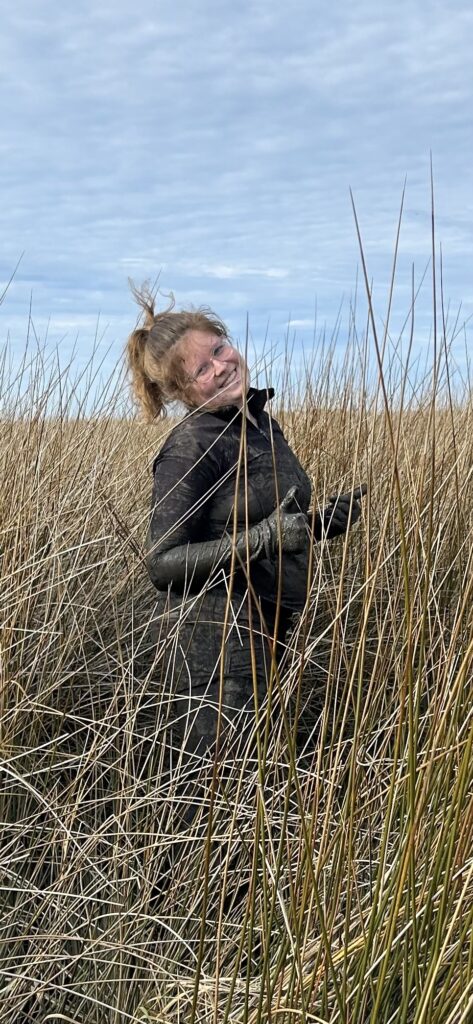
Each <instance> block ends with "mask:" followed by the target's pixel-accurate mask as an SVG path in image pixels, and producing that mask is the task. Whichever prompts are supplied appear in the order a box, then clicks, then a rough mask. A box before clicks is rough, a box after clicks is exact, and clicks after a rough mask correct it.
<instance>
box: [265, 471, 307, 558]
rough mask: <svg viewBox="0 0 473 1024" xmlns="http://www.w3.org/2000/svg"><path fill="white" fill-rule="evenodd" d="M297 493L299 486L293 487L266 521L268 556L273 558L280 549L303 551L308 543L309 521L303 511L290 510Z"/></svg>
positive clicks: (294, 551)
mask: <svg viewBox="0 0 473 1024" xmlns="http://www.w3.org/2000/svg"><path fill="white" fill-rule="evenodd" d="M296 494H297V486H294V487H291V488H290V489H289V490H288V492H287V494H286V496H285V498H283V500H282V501H281V504H280V505H279V506H278V507H277V508H275V510H274V512H271V515H270V516H268V518H267V519H266V520H264V522H265V526H266V537H267V542H266V543H265V548H266V557H267V558H273V557H274V555H275V554H276V552H277V551H278V550H279V538H281V549H282V551H290V552H293V553H296V552H298V551H303V549H304V547H305V545H306V544H307V535H308V521H307V516H305V515H304V513H303V512H289V511H288V509H289V508H290V507H291V505H292V503H293V501H294V500H295V497H296Z"/></svg>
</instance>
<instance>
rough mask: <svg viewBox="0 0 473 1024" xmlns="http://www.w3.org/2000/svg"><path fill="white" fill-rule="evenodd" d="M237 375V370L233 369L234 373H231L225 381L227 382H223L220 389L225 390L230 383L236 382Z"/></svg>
mask: <svg viewBox="0 0 473 1024" xmlns="http://www.w3.org/2000/svg"><path fill="white" fill-rule="evenodd" d="M237 376H238V373H237V370H233V373H231V374H230V376H229V377H227V379H226V381H225V384H222V386H221V388H220V390H221V391H223V389H224V388H228V387H229V385H230V384H234V383H235V381H236V379H237Z"/></svg>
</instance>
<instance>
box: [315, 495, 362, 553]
mask: <svg viewBox="0 0 473 1024" xmlns="http://www.w3.org/2000/svg"><path fill="white" fill-rule="evenodd" d="M367 489H368V488H367V486H366V484H362V485H361V487H355V489H354V490H353V491H348V492H347V493H346V494H338V495H337V494H336V495H334V497H333V498H329V503H328V505H327V506H326V508H324V510H323V513H322V516H320V515H317V516H316V518H315V526H314V535H315V539H316V540H322V537H325V538H326V540H332V539H333V538H334V537H340V536H341V534H343V533H346V532H347V530H348V529H349V528H350V526H353V524H354V523H356V522H357V520H358V519H359V518H360V515H361V507H360V505H359V501H360V499H361V498H362V497H363V495H364V494H366V492H367Z"/></svg>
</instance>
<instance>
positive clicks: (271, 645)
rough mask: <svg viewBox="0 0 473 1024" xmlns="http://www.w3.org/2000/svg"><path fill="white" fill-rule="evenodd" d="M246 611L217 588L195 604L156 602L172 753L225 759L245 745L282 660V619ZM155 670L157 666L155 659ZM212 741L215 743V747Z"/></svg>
mask: <svg viewBox="0 0 473 1024" xmlns="http://www.w3.org/2000/svg"><path fill="white" fill-rule="evenodd" d="M275 610H276V609H275V606H274V604H269V603H264V604H263V605H261V606H260V607H259V608H257V607H255V606H253V605H252V603H251V601H249V600H248V596H243V597H238V596H236V595H233V596H232V597H229V596H228V595H227V593H226V591H225V590H224V589H223V588H220V587H214V588H213V589H210V590H206V591H204V592H203V593H202V594H199V595H198V596H197V597H195V598H191V599H187V600H183V599H182V597H180V596H178V595H173V594H169V595H167V597H161V598H160V599H159V600H158V602H157V605H156V609H155V616H156V617H155V624H156V630H157V631H158V632H159V636H160V637H161V641H160V642H161V644H162V646H163V656H162V659H161V665H162V683H163V684H164V687H165V688H166V689H167V690H168V692H170V693H171V695H172V701H173V721H172V729H173V733H174V737H175V744H174V745H175V747H176V750H180V749H183V748H185V749H186V750H187V751H188V752H192V753H199V754H202V753H204V751H206V750H207V751H208V750H210V749H213V751H214V752H215V751H216V749H217V746H218V751H219V753H220V754H221V755H222V757H224V756H225V755H226V754H228V753H229V752H230V751H231V752H233V754H236V753H237V751H238V750H241V749H242V748H243V746H244V744H245V743H246V742H247V741H248V739H249V737H250V733H251V731H253V729H254V724H255V715H256V714H257V713H259V712H260V711H261V709H262V707H263V704H264V702H265V698H266V695H267V684H268V680H269V678H270V674H271V663H272V660H273V659H274V661H275V663H276V664H277V665H279V664H280V663H281V660H282V658H283V655H284V653H285V639H286V634H287V630H288V627H289V625H290V616H289V615H288V613H287V612H284V611H282V612H280V614H279V618H278V622H277V624H276V620H275ZM158 664H159V659H158ZM217 739H218V743H217Z"/></svg>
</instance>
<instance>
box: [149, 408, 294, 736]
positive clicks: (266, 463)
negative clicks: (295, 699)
mask: <svg viewBox="0 0 473 1024" xmlns="http://www.w3.org/2000/svg"><path fill="white" fill-rule="evenodd" d="M273 394H274V392H273V390H272V389H264V390H257V389H254V388H251V389H250V391H249V392H248V398H247V402H248V409H249V411H250V412H251V414H252V415H253V416H254V418H255V419H256V421H257V424H258V426H257V427H256V426H255V425H254V424H253V423H252V422H251V421H250V420H249V419H248V417H246V416H243V415H242V413H241V411H240V410H239V409H237V408H236V407H235V406H231V407H226V408H221V409H216V410H213V411H208V412H206V411H205V410H204V411H195V412H194V411H192V412H190V413H188V414H187V416H185V417H184V419H183V420H182V421H181V422H180V423H179V424H178V425H177V426H176V427H175V428H174V429H173V430H172V431H171V433H170V435H169V437H168V438H167V439H166V441H165V442H164V444H163V446H162V448H161V450H160V452H159V454H158V455H157V457H156V459H155V460H154V464H153V472H154V486H153V496H152V512H151V520H150V527H149V532H148V538H147V548H148V556H147V564H148V569H149V573H150V576H151V579H152V581H153V583H154V584H155V586H156V588H157V589H158V592H159V596H158V603H157V609H156V610H157V614H158V620H157V621H158V622H159V620H161V621H160V626H159V628H160V630H161V636H163V620H164V619H165V620H166V623H167V626H166V629H167V630H168V635H169V638H170V639H169V657H168V659H167V660H168V669H169V673H170V674H172V676H173V689H174V693H175V699H176V704H175V707H176V714H177V721H179V720H181V721H182V722H184V721H186V722H187V724H186V726H185V728H186V729H187V733H186V735H187V739H186V746H187V748H188V749H197V748H198V747H201V746H202V745H205V744H206V743H210V742H213V741H214V739H215V729H216V722H217V714H218V700H219V693H220V691H219V680H220V678H221V677H223V689H222V692H221V700H222V707H223V709H224V712H225V715H226V716H227V719H228V723H229V724H230V723H231V722H233V721H234V720H235V719H236V716H237V715H238V714H240V712H242V709H243V708H245V707H246V708H251V709H252V710H253V712H254V700H253V692H254V689H253V687H254V684H253V679H254V674H255V672H256V682H257V689H258V693H259V695H260V697H262V696H264V693H265V690H266V686H267V678H268V664H269V663H270V661H271V650H272V643H273V640H274V639H275V638H274V632H275V618H276V601H277V595H278V587H279V586H280V610H279V630H278V635H277V637H276V641H277V646H276V657H277V658H278V659H279V658H280V656H281V654H282V651H283V649H284V648H283V646H282V643H283V641H284V637H285V634H286V631H287V628H288V625H289V620H290V615H291V613H292V612H293V611H297V610H299V609H301V608H302V607H303V605H304V602H305V599H306V593H307V572H308V561H309V559H308V551H309V540H308V541H307V552H306V551H303V552H301V553H297V554H293V553H284V552H283V553H282V556H278V555H276V556H275V558H274V559H272V560H270V559H269V558H267V557H266V552H265V551H264V549H263V550H262V549H261V547H258V550H253V551H250V558H249V560H248V559H247V558H246V557H245V555H246V552H245V554H244V555H243V556H242V555H241V551H242V550H243V547H244V544H243V545H240V556H239V557H238V558H237V559H236V560H235V562H234V571H233V573H232V572H231V559H230V557H226V558H224V559H223V560H222V559H221V558H220V557H216V555H215V552H216V551H218V549H219V542H221V541H222V538H223V537H226V538H227V545H228V538H229V537H232V536H234V534H235V532H236V534H237V535H240V537H242V536H243V541H244V538H245V537H246V536H248V531H250V530H251V527H252V526H254V525H255V524H258V523H260V522H261V520H263V519H265V518H266V517H267V516H269V515H270V514H271V512H273V511H274V509H275V508H276V507H277V505H278V504H279V503H280V502H281V500H282V498H283V497H284V496H285V495H286V493H287V492H288V490H289V489H290V488H291V487H292V486H294V485H296V486H297V493H296V499H295V503H294V508H293V509H291V511H294V512H296V511H301V512H303V513H305V514H307V512H308V508H309V503H310V496H311V486H310V481H309V478H308V476H307V474H306V473H305V471H304V470H303V468H302V466H301V465H300V463H299V460H298V459H297V457H296V455H295V454H294V452H293V451H292V449H291V448H290V446H289V445H288V443H287V441H286V439H285V437H284V435H283V432H282V430H281V428H280V426H279V424H278V423H277V422H276V420H275V419H273V418H272V417H270V416H269V415H268V413H267V412H266V410H265V408H264V406H265V404H266V401H267V399H268V398H272V397H273ZM242 429H244V430H245V436H244V438H242ZM209 542H214V543H213V544H212V543H209ZM231 546H232V545H229V546H228V550H230V549H231ZM200 554H201V557H199V555H200ZM249 589H250V591H251V594H252V596H251V597H250V599H249V598H248V591H249ZM229 591H230V593H231V609H230V611H231V614H230V616H229V622H228V623H227V627H226V628H225V627H224V621H225V614H226V611H225V609H226V607H227V601H228V593H229ZM193 595H198V597H197V600H194V601H193V600H192V598H193ZM255 597H256V599H257V600H256V601H255ZM258 605H260V608H261V610H262V613H263V621H261V620H260V616H259V611H258ZM182 609H184V610H185V613H183V610H182ZM250 616H251V629H252V634H253V636H254V639H255V641H256V642H255V643H254V644H253V651H252V649H251V645H250V639H249V636H250ZM173 626H174V627H175V628H174V635H175V642H174V643H173V642H172V636H173ZM222 651H224V652H225V663H224V666H223V672H222V671H221V668H222V666H221V661H219V663H218V665H216V664H214V661H218V658H219V657H221V654H220V655H219V652H222ZM172 652H173V653H172ZM186 701H187V712H186V714H187V715H188V716H189V715H190V716H191V717H190V718H189V717H187V719H186V720H185V719H184V717H183V715H182V714H181V711H182V712H183V711H184V708H185V706H186V705H185V702H186ZM189 723H191V724H189Z"/></svg>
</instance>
